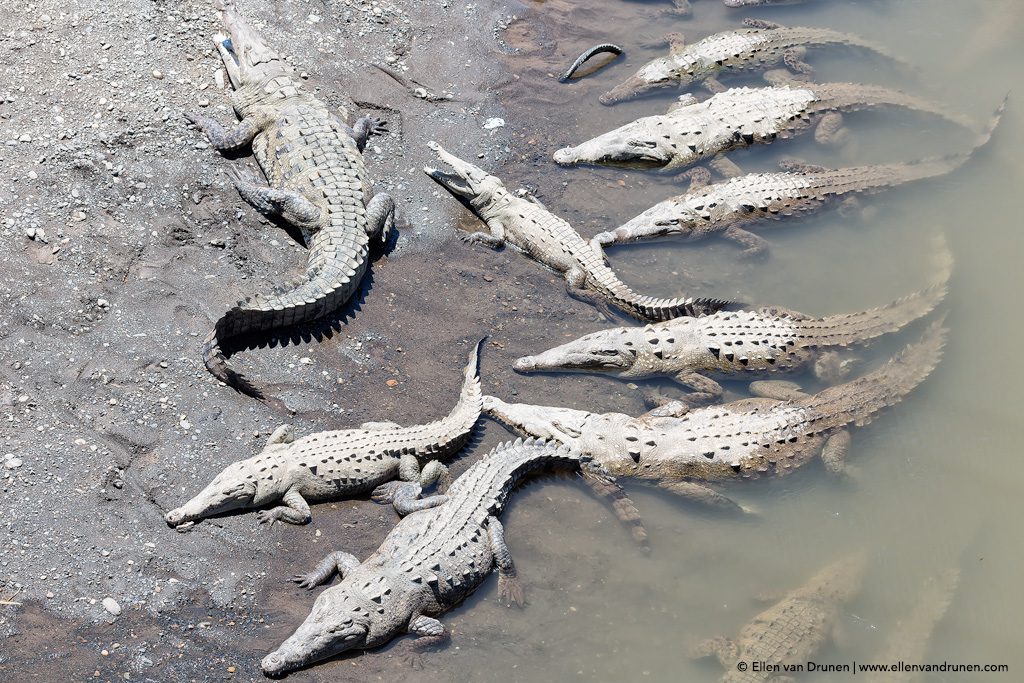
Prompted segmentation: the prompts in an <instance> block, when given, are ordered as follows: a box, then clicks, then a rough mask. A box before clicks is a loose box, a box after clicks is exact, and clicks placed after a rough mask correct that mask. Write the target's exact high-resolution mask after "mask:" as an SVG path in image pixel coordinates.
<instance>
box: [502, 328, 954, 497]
mask: <svg viewBox="0 0 1024 683" xmlns="http://www.w3.org/2000/svg"><path fill="white" fill-rule="evenodd" d="M945 336H946V331H945V330H944V329H943V328H942V327H941V323H940V322H936V323H933V324H932V325H931V326H930V327H929V328H928V330H927V331H926V332H925V334H924V336H923V337H922V338H921V339H920V340H919V341H917V342H916V343H913V344H910V345H908V346H907V347H906V348H905V349H904V350H903V351H901V352H900V353H899V354H897V355H896V356H894V357H893V358H891V359H890V360H889V361H888V362H887V363H885V364H884V365H882V366H881V367H879V368H878V369H876V370H874V371H872V372H870V373H868V374H866V375H863V376H861V377H858V378H857V379H854V380H852V381H850V382H847V383H845V384H840V385H837V386H833V387H829V388H827V389H824V390H822V391H820V392H818V393H816V394H813V395H807V394H804V393H802V392H800V391H798V390H797V389H795V388H793V387H792V386H791V385H790V383H788V382H774V383H773V382H760V383H754V384H753V385H752V389H753V390H754V391H755V392H756V393H762V394H764V397H760V398H748V399H743V400H739V401H734V402H732V403H726V404H724V405H716V406H708V407H704V408H696V409H689V408H688V406H686V405H685V404H683V403H682V402H679V401H677V402H673V403H670V404H668V405H666V406H662V407H660V408H657V409H655V410H653V411H651V412H650V413H648V414H646V415H643V416H641V417H631V416H629V415H624V414H622V413H605V414H600V413H590V412H587V411H585V410H573V409H570V408H560V407H554V406H535V405H527V404H509V403H505V402H504V401H502V400H500V399H497V398H494V397H491V396H485V397H484V413H485V414H486V415H488V416H490V417H492V418H495V419H496V420H498V421H499V422H501V423H503V424H504V425H506V426H507V427H509V428H511V429H512V430H513V431H516V432H519V433H522V434H525V435H529V436H535V437H538V438H543V439H553V440H555V441H559V442H561V443H564V444H566V445H568V446H570V447H571V448H573V449H574V450H578V451H580V452H581V453H583V454H585V455H589V456H591V457H593V458H594V461H595V462H596V463H597V464H599V465H600V466H601V467H602V468H604V469H605V470H607V471H608V472H609V473H610V474H611V475H613V476H615V477H620V478H621V477H626V478H634V479H637V480H638V481H645V482H648V483H651V484H654V485H656V486H659V487H661V488H664V489H666V490H668V491H671V492H673V493H676V494H679V495H681V496H683V497H687V498H690V499H693V500H696V501H700V502H705V503H709V504H712V505H717V506H720V507H725V508H731V509H737V508H738V506H737V505H736V504H735V503H733V502H732V501H731V500H729V499H728V498H726V497H725V496H723V495H722V494H720V493H718V492H716V491H713V490H712V489H711V488H709V487H708V486H707V485H706V484H707V483H708V482H717V481H728V480H734V479H755V478H758V477H763V476H772V475H783V474H788V473H789V472H791V471H792V470H794V469H796V468H798V467H800V466H802V465H804V464H805V463H807V462H808V461H809V460H811V459H812V458H813V457H814V456H815V455H818V454H820V455H821V458H822V460H823V461H824V462H825V465H826V467H827V468H828V469H829V470H831V471H833V472H837V473H838V472H841V471H842V470H843V466H844V459H845V455H846V452H847V450H848V447H849V434H848V432H847V431H846V428H847V427H848V426H850V425H858V426H860V425H864V424H867V423H869V422H871V421H872V420H873V419H874V418H875V416H876V415H877V414H878V413H879V412H880V411H881V410H883V409H884V408H887V407H889V406H892V405H895V404H896V403H899V402H900V401H901V400H902V399H903V398H904V397H905V396H906V395H907V394H908V393H910V392H911V391H912V390H913V389H914V388H915V387H916V386H917V385H919V384H920V383H921V382H922V381H924V379H925V378H926V377H927V376H928V375H929V374H930V373H931V371H932V369H933V368H934V367H935V365H936V364H937V363H938V361H939V358H940V356H941V351H942V345H943V343H944V340H945ZM768 395H771V396H774V398H768V397H767V396H768Z"/></svg>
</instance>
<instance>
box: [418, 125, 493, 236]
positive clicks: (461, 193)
mask: <svg viewBox="0 0 1024 683" xmlns="http://www.w3.org/2000/svg"><path fill="white" fill-rule="evenodd" d="M427 146H428V147H430V149H432V150H434V153H435V154H437V158H438V159H440V160H441V161H442V162H443V163H444V164H445V165H446V166H447V167H448V168H449V169H451V170H450V171H444V170H441V169H439V168H434V167H432V166H424V167H423V172H424V173H426V174H427V175H428V176H430V177H431V178H433V180H434V182H436V183H437V184H438V185H440V186H441V187H443V188H444V189H446V190H448V191H449V192H451V193H452V194H453V195H455V197H457V198H458V199H460V200H461V201H463V202H466V203H468V204H469V205H470V206H471V207H472V208H473V209H474V210H475V211H476V212H477V213H479V214H480V215H481V216H483V217H485V218H486V216H485V214H486V212H487V209H488V208H489V207H492V206H493V205H494V204H495V202H497V200H499V199H502V198H503V197H507V196H508V194H509V193H508V189H506V188H505V184H504V183H502V182H501V180H499V179H498V178H496V177H494V176H493V175H491V174H490V173H488V172H487V171H485V170H483V169H482V168H480V167H478V166H474V165H473V164H471V163H469V162H468V161H463V160H462V159H460V158H458V157H457V156H455V155H454V154H450V153H449V152H447V151H445V149H444V148H443V147H441V145H439V144H437V143H436V142H434V141H433V140H431V141H430V142H428V143H427Z"/></svg>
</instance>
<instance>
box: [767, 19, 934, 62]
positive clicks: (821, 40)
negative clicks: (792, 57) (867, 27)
mask: <svg viewBox="0 0 1024 683" xmlns="http://www.w3.org/2000/svg"><path fill="white" fill-rule="evenodd" d="M779 31H781V32H783V33H782V34H780V35H784V36H786V37H787V38H790V39H791V40H792V42H793V43H794V44H795V45H802V44H807V45H849V46H850V47H856V48H860V49H863V50H867V51H869V52H873V53H875V54H876V55H878V56H880V57H884V58H885V59H888V60H890V61H892V62H895V63H897V64H899V65H900V66H901V67H903V68H906V69H913V68H914V67H913V65H912V64H911V63H910V62H908V61H907V60H905V59H903V58H902V57H899V56H897V55H895V54H893V53H892V52H890V51H889V50H888V49H887V48H885V47H883V46H882V45H880V44H878V43H876V42H874V41H871V40H868V39H867V38H864V37H863V36H858V35H857V34H855V33H843V32H841V31H833V30H832V29H828V28H815V27H809V26H793V27H783V28H781V29H779Z"/></svg>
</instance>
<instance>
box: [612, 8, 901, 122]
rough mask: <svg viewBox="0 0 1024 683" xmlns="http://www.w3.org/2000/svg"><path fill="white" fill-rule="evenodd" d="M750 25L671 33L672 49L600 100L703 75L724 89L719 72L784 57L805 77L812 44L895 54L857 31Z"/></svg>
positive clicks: (678, 83) (625, 97)
mask: <svg viewBox="0 0 1024 683" xmlns="http://www.w3.org/2000/svg"><path fill="white" fill-rule="evenodd" d="M743 23H744V26H745V28H740V29H733V30H731V31H724V32H722V33H715V34H713V35H710V36H708V37H707V38H704V39H702V40H700V41H698V42H696V43H694V44H693V45H687V44H686V41H685V39H684V38H683V36H682V35H681V34H678V33H673V34H670V35H669V36H668V43H669V54H668V56H667V57H658V58H657V59H653V60H651V61H649V62H647V63H646V64H644V65H643V66H642V67H640V69H639V70H638V71H637V72H636V73H635V74H633V75H632V76H630V77H629V78H628V79H626V80H625V81H623V82H622V83H620V84H619V85H617V86H615V87H614V88H612V89H611V90H609V91H608V92H606V93H604V94H603V95H601V97H600V98H599V101H600V102H601V104H607V105H611V104H616V103H618V102H622V101H625V100H629V99H632V98H634V97H638V96H640V95H644V94H647V93H651V92H654V91H656V90H659V89H663V88H670V87H676V86H678V87H683V86H687V85H690V84H691V83H695V82H698V81H703V82H704V85H705V86H706V87H708V88H709V89H712V90H722V89H724V88H722V86H721V84H719V83H718V82H717V80H715V78H716V77H717V76H718V75H719V74H721V73H728V72H737V71H738V72H743V71H754V70H761V69H764V68H766V67H768V66H772V65H774V64H778V63H780V62H785V64H786V66H788V67H789V68H790V69H791V70H793V71H794V72H796V73H797V74H799V75H801V76H802V77H804V78H807V77H809V76H810V75H811V74H812V69H811V67H810V66H809V65H808V64H807V63H805V62H804V61H803V55H804V52H806V49H807V48H809V47H818V46H826V45H847V46H851V47H857V48H861V49H864V50H869V51H872V52H874V53H876V54H879V55H882V56H884V57H888V58H890V59H894V57H893V56H892V55H890V54H889V53H888V52H887V51H886V50H885V49H884V48H882V47H879V46H877V45H875V44H873V43H870V42H868V41H867V40H865V39H864V38H861V37H860V36H856V35H853V34H852V33H840V32H838V31H832V30H830V29H826V28H815V27H808V26H792V27H790V26H782V25H781V24H775V23H772V22H768V21H761V20H756V19H747V20H745V21H744V22H743Z"/></svg>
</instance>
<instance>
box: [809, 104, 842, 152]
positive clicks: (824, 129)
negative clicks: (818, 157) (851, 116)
mask: <svg viewBox="0 0 1024 683" xmlns="http://www.w3.org/2000/svg"><path fill="white" fill-rule="evenodd" d="M814 139H815V140H816V141H817V142H819V143H821V144H823V145H835V146H838V145H845V144H846V143H847V142H848V141H849V140H850V132H849V131H848V130H847V129H846V128H844V127H843V115H842V114H840V113H839V112H837V111H830V112H829V113H827V114H825V115H824V116H822V117H821V120H820V121H818V126H817V127H816V128H815V129H814Z"/></svg>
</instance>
